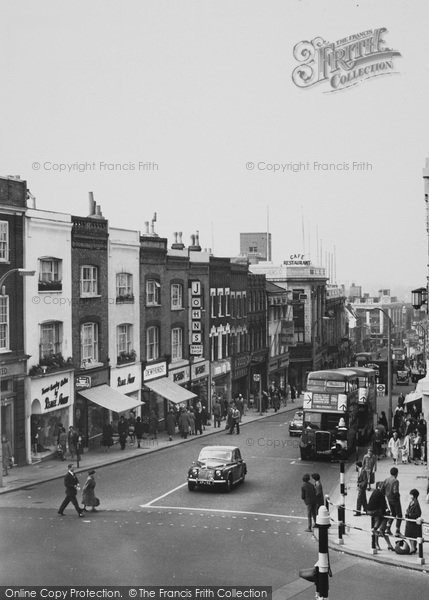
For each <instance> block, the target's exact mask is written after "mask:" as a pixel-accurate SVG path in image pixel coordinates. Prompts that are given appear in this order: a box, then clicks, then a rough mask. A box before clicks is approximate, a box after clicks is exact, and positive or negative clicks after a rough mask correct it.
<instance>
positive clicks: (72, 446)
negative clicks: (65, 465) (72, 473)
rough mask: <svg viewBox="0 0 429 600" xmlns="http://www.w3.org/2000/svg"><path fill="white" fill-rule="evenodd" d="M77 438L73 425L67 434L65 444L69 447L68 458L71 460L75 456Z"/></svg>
mask: <svg viewBox="0 0 429 600" xmlns="http://www.w3.org/2000/svg"><path fill="white" fill-rule="evenodd" d="M77 438H78V434H77V431H76V430H75V428H74V427H73V425H70V427H69V431H68V434H67V443H68V445H69V452H70V458H71V459H72V460H73V459H74V455H75V454H76V446H77Z"/></svg>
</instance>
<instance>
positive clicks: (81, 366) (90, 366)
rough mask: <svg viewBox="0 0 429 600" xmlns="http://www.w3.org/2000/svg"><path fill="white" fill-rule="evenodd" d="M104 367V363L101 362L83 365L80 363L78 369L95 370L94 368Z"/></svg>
mask: <svg viewBox="0 0 429 600" xmlns="http://www.w3.org/2000/svg"><path fill="white" fill-rule="evenodd" d="M103 365H104V363H102V362H93V361H91V362H85V363H81V365H80V368H81V369H85V370H88V369H95V368H96V367H102V366H103Z"/></svg>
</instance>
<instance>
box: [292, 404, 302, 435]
mask: <svg viewBox="0 0 429 600" xmlns="http://www.w3.org/2000/svg"><path fill="white" fill-rule="evenodd" d="M303 427H304V413H303V412H302V410H297V411H296V413H295V414H294V416H293V419H292V421H291V422H290V423H289V435H291V436H292V435H301V433H302V430H303Z"/></svg>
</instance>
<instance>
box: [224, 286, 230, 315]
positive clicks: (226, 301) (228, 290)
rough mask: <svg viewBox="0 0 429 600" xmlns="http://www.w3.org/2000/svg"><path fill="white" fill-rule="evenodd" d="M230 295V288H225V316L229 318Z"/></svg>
mask: <svg viewBox="0 0 429 600" xmlns="http://www.w3.org/2000/svg"><path fill="white" fill-rule="evenodd" d="M230 294H231V290H230V288H225V315H226V316H227V317H229V316H231V304H230Z"/></svg>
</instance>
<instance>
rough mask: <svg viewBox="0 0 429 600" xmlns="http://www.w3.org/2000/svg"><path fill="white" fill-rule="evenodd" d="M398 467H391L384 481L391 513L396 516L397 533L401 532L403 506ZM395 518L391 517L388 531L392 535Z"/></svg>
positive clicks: (385, 493) (384, 490)
mask: <svg viewBox="0 0 429 600" xmlns="http://www.w3.org/2000/svg"><path fill="white" fill-rule="evenodd" d="M398 473H399V471H398V469H397V467H392V468H391V469H390V477H387V479H385V480H384V482H383V488H382V489H383V492H384V495H385V496H386V500H387V502H388V505H389V507H390V514H391V515H392V517H396V535H400V534H401V531H400V529H401V522H402V508H401V495H400V493H399V481H398ZM392 523H393V519H389V522H388V525H387V528H386V533H387V534H388V535H392V532H391V527H392Z"/></svg>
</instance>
